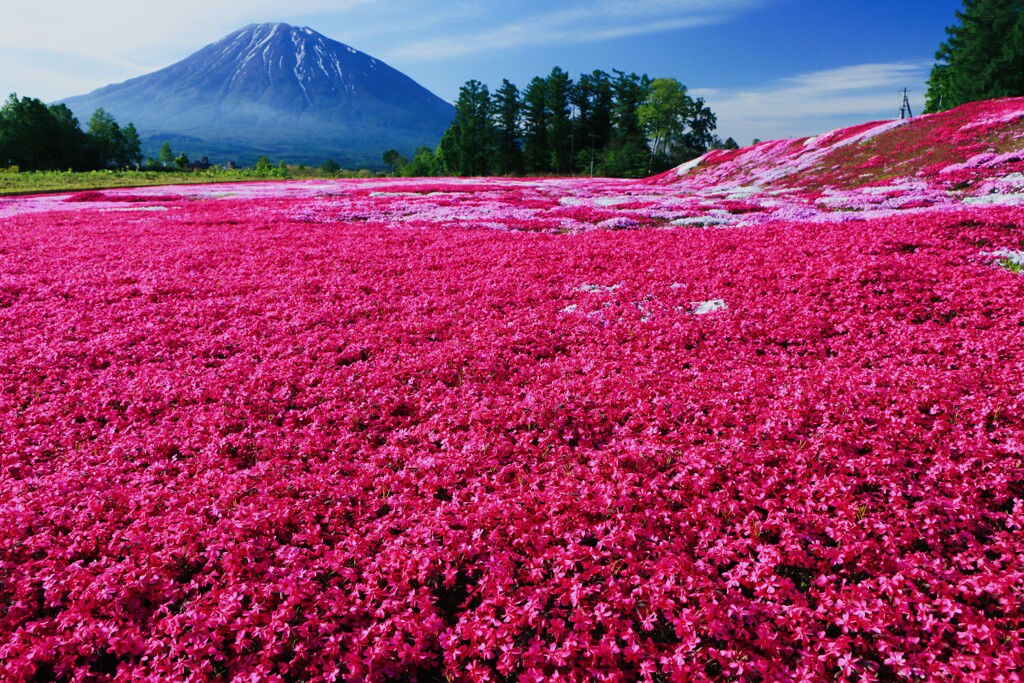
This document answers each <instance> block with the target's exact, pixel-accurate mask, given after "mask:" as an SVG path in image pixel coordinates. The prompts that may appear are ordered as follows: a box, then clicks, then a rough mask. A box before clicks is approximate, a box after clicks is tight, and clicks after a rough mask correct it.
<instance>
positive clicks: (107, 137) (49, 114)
mask: <svg viewBox="0 0 1024 683" xmlns="http://www.w3.org/2000/svg"><path fill="white" fill-rule="evenodd" d="M140 163H142V145H141V142H140V140H139V133H138V131H137V130H135V126H134V125H133V124H131V123H129V124H128V125H126V126H124V127H122V126H121V125H119V124H118V122H117V121H116V120H114V117H113V116H111V115H110V114H108V113H107V112H105V111H104V110H103V109H97V110H96V111H95V112H94V113H93V115H92V117H91V118H90V119H89V124H88V127H87V129H86V130H84V131H83V130H82V127H81V126H80V125H79V123H78V119H77V118H75V115H74V114H73V113H72V112H71V110H70V109H68V107H67V106H65V105H63V104H51V105H46V104H44V103H43V102H41V101H40V100H37V99H35V98H32V97H22V98H20V99H19V98H18V96H17V95H16V94H12V95H11V96H10V97H8V98H7V101H6V102H4V105H3V107H2V108H0V168H13V167H17V168H18V169H20V170H23V171H45V170H75V171H92V170H99V169H105V168H127V167H129V166H133V165H138V164H140Z"/></svg>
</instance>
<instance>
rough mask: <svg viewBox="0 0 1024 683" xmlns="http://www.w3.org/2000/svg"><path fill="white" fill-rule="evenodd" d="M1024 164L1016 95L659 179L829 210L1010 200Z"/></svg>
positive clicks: (712, 159) (706, 159)
mask: <svg viewBox="0 0 1024 683" xmlns="http://www.w3.org/2000/svg"><path fill="white" fill-rule="evenodd" d="M1022 160H1024V98H1007V99H1001V100H988V101H985V102H973V103H971V104H966V105H963V106H961V107H958V108H956V109H952V110H950V111H946V112H940V113H937V114H928V115H925V116H920V117H917V118H914V119H907V120H902V121H900V120H897V121H877V122H872V123H865V124H862V125H859V126H854V127H851V128H844V129H841V130H836V131H832V132H830V133H826V134H824V135H819V136H817V137H811V138H801V139H796V140H774V141H769V142H763V143H760V144H757V145H754V146H752V147H747V148H744V149H740V150H713V151H711V152H709V153H707V154H705V155H704V156H703V157H701V158H700V159H696V160H694V161H692V162H689V163H687V164H684V165H682V166H680V167H678V168H676V169H674V170H672V171H668V172H667V173H664V174H661V175H659V176H656V177H654V178H652V179H651V181H653V182H656V183H671V184H673V185H677V186H678V187H679V188H680V189H683V188H685V189H688V190H692V191H697V192H702V193H733V194H736V193H737V191H738V190H739V191H740V192H741V193H742V194H744V195H745V196H746V197H756V196H759V195H761V194H765V193H769V194H772V195H774V196H778V195H780V194H786V195H797V194H798V195H801V196H802V197H803V198H804V199H810V200H812V201H813V200H815V199H818V200H821V201H825V202H826V203H827V202H829V201H833V202H835V201H840V198H841V197H845V198H847V199H849V200H850V201H855V200H857V199H860V200H864V199H866V198H870V197H876V198H885V196H886V195H887V194H893V193H894V192H898V191H899V189H900V188H904V189H906V190H908V191H909V190H910V189H913V195H914V197H916V199H917V200H918V201H920V200H921V199H922V198H927V200H928V201H932V202H937V201H944V200H946V199H966V200H968V201H969V202H987V203H1007V202H1010V201H1016V200H1017V199H1016V198H1017V195H1019V194H1020V193H1021V192H1024V161H1022ZM890 199H891V197H890ZM851 208H854V207H851Z"/></svg>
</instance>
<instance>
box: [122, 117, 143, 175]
mask: <svg viewBox="0 0 1024 683" xmlns="http://www.w3.org/2000/svg"><path fill="white" fill-rule="evenodd" d="M119 142H120V143H121V144H120V149H119V150H118V152H119V156H118V160H117V161H118V166H121V167H127V166H135V167H138V166H139V165H140V164H141V163H142V140H140V139H139V131H138V130H136V129H135V124H134V123H129V124H128V125H127V126H125V127H124V128H122V129H121V139H120V141H119Z"/></svg>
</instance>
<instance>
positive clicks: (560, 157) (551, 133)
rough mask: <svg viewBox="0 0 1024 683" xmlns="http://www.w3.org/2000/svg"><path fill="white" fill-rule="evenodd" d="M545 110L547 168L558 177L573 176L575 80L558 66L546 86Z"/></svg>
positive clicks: (552, 71) (548, 78)
mask: <svg viewBox="0 0 1024 683" xmlns="http://www.w3.org/2000/svg"><path fill="white" fill-rule="evenodd" d="M544 86H545V90H544V108H545V110H546V112H545V114H546V118H547V140H548V154H549V155H550V161H549V162H548V167H549V168H550V169H551V170H553V171H554V172H555V173H559V174H563V175H565V174H571V173H572V171H573V163H572V160H573V159H572V157H573V154H574V152H575V139H574V133H575V131H574V130H573V120H572V103H571V102H570V93H571V92H572V87H573V83H572V79H570V78H569V74H567V73H566V72H565V71H563V70H562V69H560V68H558V67H557V66H556V67H555V68H554V69H552V70H551V73H550V74H549V75H548V77H547V79H546V80H545V82H544Z"/></svg>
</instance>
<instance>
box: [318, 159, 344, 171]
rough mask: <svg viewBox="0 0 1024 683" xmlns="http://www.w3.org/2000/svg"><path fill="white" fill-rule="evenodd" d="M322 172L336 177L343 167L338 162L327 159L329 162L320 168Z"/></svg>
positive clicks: (325, 162)
mask: <svg viewBox="0 0 1024 683" xmlns="http://www.w3.org/2000/svg"><path fill="white" fill-rule="evenodd" d="M320 170H321V171H323V172H324V173H325V174H326V175H334V174H336V173H337V172H338V171H340V170H341V166H339V165H338V162H337V161H335V160H334V159H332V158H330V157H327V160H326V161H324V163H323V165H321V166H320Z"/></svg>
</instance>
